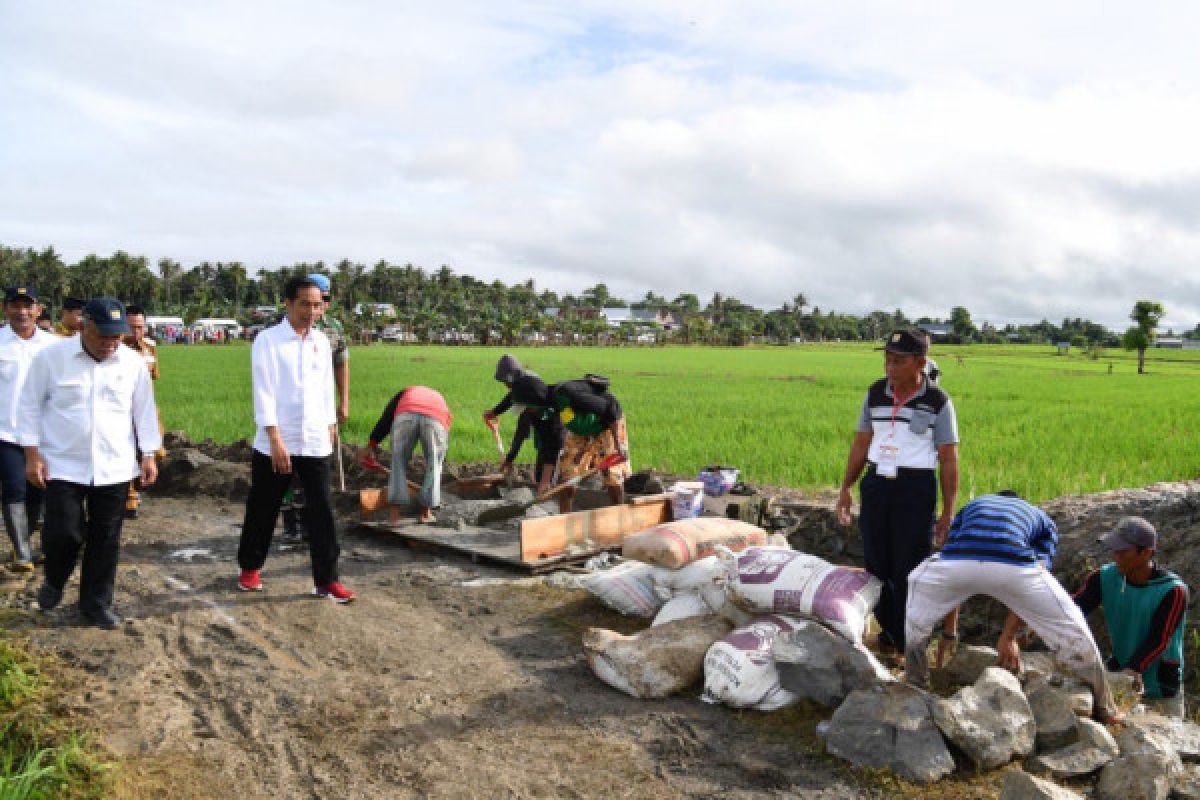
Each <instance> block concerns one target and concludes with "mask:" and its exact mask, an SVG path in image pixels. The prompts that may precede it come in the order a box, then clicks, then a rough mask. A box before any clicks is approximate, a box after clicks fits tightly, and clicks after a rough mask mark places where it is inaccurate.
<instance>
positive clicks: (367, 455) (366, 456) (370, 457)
mask: <svg viewBox="0 0 1200 800" xmlns="http://www.w3.org/2000/svg"><path fill="white" fill-rule="evenodd" d="M374 461H375V449H374V448H372V447H360V448H359V449H358V463H359V465H360V466H362V467H364V468H369V467H370V465H371V464H373V463H374Z"/></svg>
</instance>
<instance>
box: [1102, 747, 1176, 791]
mask: <svg viewBox="0 0 1200 800" xmlns="http://www.w3.org/2000/svg"><path fill="white" fill-rule="evenodd" d="M1170 791H1171V760H1170V759H1169V758H1167V757H1166V756H1164V755H1162V754H1160V753H1139V754H1137V755H1133V756H1122V757H1121V758H1118V759H1116V760H1114V761H1113V762H1111V763H1110V764H1109V765H1108V766H1106V767H1105V768H1104V769H1103V771H1101V773H1100V780H1099V781H1098V782H1097V783H1096V794H1095V798H1096V800H1167V796H1168V795H1169V794H1170Z"/></svg>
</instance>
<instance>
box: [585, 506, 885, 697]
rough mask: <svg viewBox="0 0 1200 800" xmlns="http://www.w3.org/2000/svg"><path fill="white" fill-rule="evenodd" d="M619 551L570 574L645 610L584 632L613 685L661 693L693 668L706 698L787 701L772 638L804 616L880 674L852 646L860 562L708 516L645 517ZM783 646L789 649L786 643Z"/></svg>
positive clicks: (870, 592) (873, 595)
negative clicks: (633, 624) (622, 625)
mask: <svg viewBox="0 0 1200 800" xmlns="http://www.w3.org/2000/svg"><path fill="white" fill-rule="evenodd" d="M622 555H623V556H624V558H625V559H627V560H626V561H624V562H623V563H621V564H619V565H617V566H616V567H613V568H611V569H608V570H605V571H603V572H598V573H595V574H593V575H591V576H589V577H588V578H587V579H586V580H585V581H584V582H583V584H582V585H583V586H584V588H586V589H587V590H589V591H590V592H592V593H593V594H594V595H595V596H596V597H597V598H599V599H600V601H601V602H603V603H604V604H606V605H608V606H609V607H611V608H613V609H615V610H617V611H619V612H621V613H622V614H628V615H633V616H640V617H649V618H653V622H652V623H651V626H650V627H649V628H648V629H647V630H645V631H642V632H641V633H638V634H636V635H634V636H622V635H621V634H618V633H615V632H613V631H606V630H602V629H597V628H592V629H591V630H589V631H588V632H587V633H586V634H585V636H584V651H585V652H586V654H587V657H588V662H589V664H590V665H591V667H592V670H593V671H594V672H595V673H596V675H597V676H598V677H599V678H600V679H601V680H603V681H604V682H605V683H607V684H609V685H611V686H613V687H615V688H617V689H620V690H621V691H623V692H626V693H628V694H631V695H633V696H634V697H641V698H658V697H665V696H667V695H669V694H672V693H673V692H677V691H680V690H682V689H685V688H687V687H689V686H691V685H694V684H695V683H697V682H699V680H700V679H701V677H703V680H704V699H705V700H706V701H708V702H713V703H718V702H719V703H725V704H726V705H728V706H732V707H734V708H754V709H759V710H764V711H769V710H773V709H777V708H782V707H784V706H787V705H790V704H792V703H794V702H796V700H797V699H798V696H797V694H796V693H795V692H792V691H790V690H788V689H786V688H784V687H783V686H781V685H780V678H779V670H778V669H777V665H776V658H775V655H774V652H773V648H774V646H775V644H776V642H777V641H778V640H779V639H780V637H781V636H784V635H785V634H791V633H793V632H797V631H798V630H799V629H800V628H801V627H803V626H805V625H809V624H811V622H810V621H815V622H817V623H820V625H821V626H823V627H824V628H825V629H827V630H828V631H829V632H831V633H832V634H833V638H835V639H843V640H845V642H846V644H847V645H848V647H850V648H853V649H855V650H857V651H860V653H861V656H862V658H863V659H866V660H868V661H869V662H870V663H871V664H872V667H871V668H870V671H871V672H873V674H877V675H879V676H881V677H885V676H887V672H886V670H884V669H883V667H882V666H878V665H877V663H875V662H874V659H873V657H872V656H871V655H870V654H869V653H868V652H867V650H866V649H865V648H864V647H863V646H862V636H863V632H864V629H865V627H866V622H867V617H868V616H869V615H870V613H871V611H872V609H874V607H875V604H876V603H877V602H878V600H879V592H880V583H879V581H878V579H876V578H875V577H873V576H871V575H870V574H868V573H867V572H865V571H864V570H861V569H856V568H852V567H841V566H835V565H833V564H830V563H828V562H826V561H824V560H822V559H820V558H817V557H816V556H812V555H808V554H805V553H801V552H797V551H795V550H792V549H791V548H790V547H789V546H788V544H787V540H786V539H784V538H783V537H782V536H776V537H774V539H773V540H770V541H769V540H768V536H767V533H766V532H765V531H764V530H762V529H761V528H758V527H756V526H754V525H750V524H748V523H745V522H741V521H739V520H732V519H725V518H718V517H702V518H698V519H687V520H679V521H676V522H669V523H665V524H662V525H658V526H656V527H654V528H650V529H648V530H646V531H643V532H641V533H638V534H635V535H633V536H630V537H628V538H626V540H625V542H624V545H623V548H622ZM790 653H791V656H789V657H791V658H795V657H796V656H795V653H796V648H795V647H792V648H790ZM799 657H800V658H801V659H803V657H804V656H803V652H802V649H801V655H800V656H799ZM876 667H877V669H876Z"/></svg>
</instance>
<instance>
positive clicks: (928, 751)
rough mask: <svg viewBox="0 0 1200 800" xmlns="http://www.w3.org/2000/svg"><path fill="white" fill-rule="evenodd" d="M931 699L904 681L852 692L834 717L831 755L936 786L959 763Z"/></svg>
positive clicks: (829, 739) (829, 745)
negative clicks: (939, 725)
mask: <svg viewBox="0 0 1200 800" xmlns="http://www.w3.org/2000/svg"><path fill="white" fill-rule="evenodd" d="M930 700H931V697H930V695H928V694H927V693H925V692H923V691H921V690H920V689H916V688H914V687H912V686H908V685H907V684H903V683H896V682H893V683H885V684H880V685H879V686H877V687H875V688H873V689H859V690H858V691H854V692H851V693H850V695H849V696H848V697H847V698H846V700H845V702H843V703H842V705H841V706H839V707H838V709H837V711H835V712H834V713H833V718H832V719H831V720H830V722H829V730H828V731H827V733H826V737H825V742H826V747H827V748H828V751H829V753H830V754H832V755H835V756H837V757H838V758H842V759H845V760H846V761H849V762H850V763H852V764H857V765H859V766H864V767H874V768H879V767H887V768H889V769H891V770H892V771H893V772H895V773H896V774H897V775H899V776H901V777H902V778H907V779H909V780H912V781H917V782H919V783H930V782H932V781H936V780H938V779H939V778H942V777H945V776H946V775H949V774H950V773H952V772H953V771H954V759H953V757H951V755H950V751H949V750H948V749H947V748H946V743H945V741H943V740H942V735H941V733H939V732H938V729H937V726H936V725H935V724H934V722H933V716H932V714H931V713H930V711H929V705H930Z"/></svg>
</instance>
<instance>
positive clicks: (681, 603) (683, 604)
mask: <svg viewBox="0 0 1200 800" xmlns="http://www.w3.org/2000/svg"><path fill="white" fill-rule="evenodd" d="M711 613H713V609H712V608H711V607H710V606H709V605H708V602H707V601H706V600H705V599H704V597H703V595H701V594H700V590H698V589H693V590H692V591H690V592H680V593H679V594H677V595H675V596H674V597H672V598H671V599H670V600H668V601H667V602H665V603H663V607H662V608H660V609H659V610H658V613H657V614H656V615H655V616H654V622H652V623H650V624H651V625H653V626H656V627H657V626H659V625H665V624H667V623H668V622H674V621H675V620H677V619H687V618H688V617H702V616H704V615H705V614H711Z"/></svg>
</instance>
